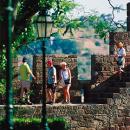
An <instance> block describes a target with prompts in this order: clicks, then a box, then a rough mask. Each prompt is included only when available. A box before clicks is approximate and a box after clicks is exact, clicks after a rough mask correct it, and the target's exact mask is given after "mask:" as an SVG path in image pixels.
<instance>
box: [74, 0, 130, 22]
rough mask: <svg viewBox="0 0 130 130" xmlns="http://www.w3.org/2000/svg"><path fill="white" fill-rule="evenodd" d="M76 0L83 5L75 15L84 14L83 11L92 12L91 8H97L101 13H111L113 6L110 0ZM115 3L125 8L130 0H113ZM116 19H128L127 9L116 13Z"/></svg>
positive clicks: (75, 0)
mask: <svg viewBox="0 0 130 130" xmlns="http://www.w3.org/2000/svg"><path fill="white" fill-rule="evenodd" d="M74 2H76V3H78V4H80V5H81V7H78V9H77V10H76V11H75V12H74V15H82V14H83V12H86V13H88V12H90V11H91V10H96V11H98V12H99V13H100V14H102V13H105V14H111V12H112V8H111V6H110V5H109V3H108V0H74ZM111 2H112V4H113V5H121V6H122V7H123V8H124V9H126V8H127V3H128V2H130V0H111ZM115 16H116V17H115V20H116V21H118V20H126V18H127V13H126V11H120V12H119V13H116V14H115Z"/></svg>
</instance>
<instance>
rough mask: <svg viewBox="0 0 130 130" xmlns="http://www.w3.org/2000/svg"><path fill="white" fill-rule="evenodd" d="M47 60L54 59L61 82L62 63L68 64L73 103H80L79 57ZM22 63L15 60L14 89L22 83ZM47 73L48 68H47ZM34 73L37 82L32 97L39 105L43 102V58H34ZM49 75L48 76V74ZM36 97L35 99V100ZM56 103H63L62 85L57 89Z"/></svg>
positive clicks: (47, 57)
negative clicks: (19, 77)
mask: <svg viewBox="0 0 130 130" xmlns="http://www.w3.org/2000/svg"><path fill="white" fill-rule="evenodd" d="M47 59H52V60H53V63H54V66H55V67H56V70H57V78H58V80H59V72H60V69H61V67H60V63H61V62H62V61H64V62H66V63H67V66H68V67H69V68H70V71H71V74H72V85H71V89H70V93H71V101H72V102H73V103H74V102H80V87H79V85H78V80H77V79H78V72H77V56H76V55H46V61H47ZM20 63H21V58H14V59H13V68H14V80H13V86H14V89H17V88H19V86H20V81H19V80H18V67H19V65H20ZM46 72H47V66H46ZM33 73H34V75H35V76H36V80H35V81H33V82H32V87H31V88H32V91H33V94H32V96H31V100H32V101H33V102H34V103H39V102H40V100H41V97H42V96H41V94H42V56H40V55H38V56H33ZM46 75H47V74H46ZM17 97H18V93H16V94H14V98H16V99H17ZM33 97H35V99H34V98H33ZM56 97H57V98H56V101H57V102H61V101H62V100H63V89H62V86H61V85H60V84H58V85H57V89H56Z"/></svg>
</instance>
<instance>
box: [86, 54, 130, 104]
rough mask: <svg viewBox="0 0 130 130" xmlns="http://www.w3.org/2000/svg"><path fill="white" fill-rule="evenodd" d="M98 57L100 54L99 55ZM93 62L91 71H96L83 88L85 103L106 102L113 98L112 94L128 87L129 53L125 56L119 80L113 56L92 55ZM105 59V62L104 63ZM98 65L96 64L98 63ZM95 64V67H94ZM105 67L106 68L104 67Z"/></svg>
mask: <svg viewBox="0 0 130 130" xmlns="http://www.w3.org/2000/svg"><path fill="white" fill-rule="evenodd" d="M99 57H100V56H99ZM92 60H94V61H93V62H94V64H93V65H92V68H94V69H93V70H92V71H94V72H98V75H97V76H96V77H95V76H93V75H92V79H93V80H94V81H95V82H94V81H91V82H90V83H88V84H87V86H85V87H84V90H85V103H95V104H107V103H108V101H109V99H110V98H111V99H113V98H115V96H114V95H118V94H120V93H121V90H122V89H124V90H128V93H129V91H130V90H129V89H130V65H129V62H130V55H127V57H126V66H125V68H124V70H125V71H124V73H122V79H121V80H119V75H118V73H117V72H116V68H117V66H116V60H115V59H114V57H113V56H107V57H106V56H104V57H103V56H101V57H100V58H98V57H97V56H94V58H92ZM104 61H106V63H104ZM99 64H100V66H98V67H99V68H100V69H99V68H98V67H97V66H96V65H99ZM95 66H96V67H95ZM105 67H106V68H105Z"/></svg>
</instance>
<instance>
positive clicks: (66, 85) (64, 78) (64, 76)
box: [60, 62, 71, 103]
mask: <svg viewBox="0 0 130 130" xmlns="http://www.w3.org/2000/svg"><path fill="white" fill-rule="evenodd" d="M60 65H61V71H60V80H61V82H62V85H63V92H64V103H70V92H69V91H70V86H71V72H70V69H69V68H67V63H66V62H61V63H60Z"/></svg>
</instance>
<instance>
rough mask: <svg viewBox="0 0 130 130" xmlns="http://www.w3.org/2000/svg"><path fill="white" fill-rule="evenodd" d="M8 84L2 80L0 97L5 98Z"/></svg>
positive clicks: (0, 82) (0, 81)
mask: <svg viewBox="0 0 130 130" xmlns="http://www.w3.org/2000/svg"><path fill="white" fill-rule="evenodd" d="M5 90H6V82H5V80H4V79H1V80H0V95H2V96H5Z"/></svg>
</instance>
